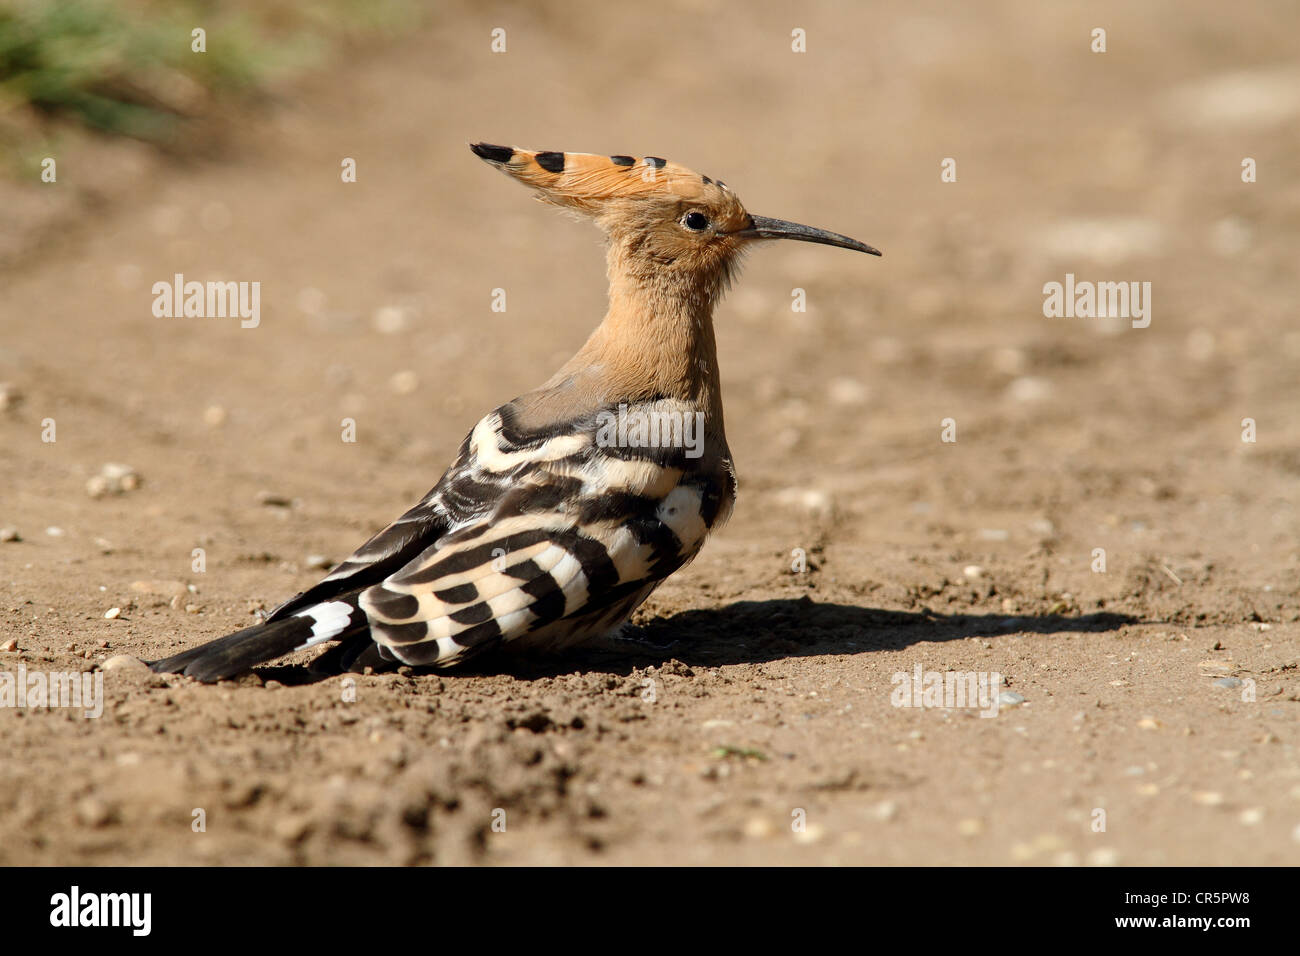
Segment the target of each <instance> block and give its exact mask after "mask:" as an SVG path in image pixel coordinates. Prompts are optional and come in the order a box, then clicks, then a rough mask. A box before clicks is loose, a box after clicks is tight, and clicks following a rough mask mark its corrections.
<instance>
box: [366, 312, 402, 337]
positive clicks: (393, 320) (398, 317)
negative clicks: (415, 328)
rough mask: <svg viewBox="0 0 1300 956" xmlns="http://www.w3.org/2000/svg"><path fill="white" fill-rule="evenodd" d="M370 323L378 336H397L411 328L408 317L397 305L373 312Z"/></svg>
mask: <svg viewBox="0 0 1300 956" xmlns="http://www.w3.org/2000/svg"><path fill="white" fill-rule="evenodd" d="M370 323H371V325H373V326H374V329H375V331H376V332H378V333H379V334H380V335H398V334H400V333H402V332H405V331H406V330H407V329H409V328H410V327H411V319H410V315H409V314H408V313H407V311H406V310H405V309H403V308H402V307H401V306H397V305H385V306H382V307H381V308H378V309H376V310H375V313H374V315H372V316H371V317H370Z"/></svg>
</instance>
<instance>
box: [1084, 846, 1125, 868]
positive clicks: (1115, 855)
mask: <svg viewBox="0 0 1300 956" xmlns="http://www.w3.org/2000/svg"><path fill="white" fill-rule="evenodd" d="M1117 863H1119V851H1118V850H1116V849H1114V848H1112V847H1108V846H1105V847H1101V848H1099V849H1096V850H1093V851H1092V852H1091V853H1089V854H1088V865H1089V866H1115V865H1116V864H1117Z"/></svg>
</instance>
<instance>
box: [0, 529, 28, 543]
mask: <svg viewBox="0 0 1300 956" xmlns="http://www.w3.org/2000/svg"><path fill="white" fill-rule="evenodd" d="M21 540H23V537H22V535H20V534H19V533H18V529H17V528H0V541H21Z"/></svg>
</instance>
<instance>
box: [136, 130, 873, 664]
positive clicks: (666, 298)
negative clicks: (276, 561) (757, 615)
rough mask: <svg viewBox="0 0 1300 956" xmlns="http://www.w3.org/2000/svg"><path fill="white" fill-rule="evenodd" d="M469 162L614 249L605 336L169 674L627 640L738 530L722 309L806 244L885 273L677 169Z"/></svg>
mask: <svg viewBox="0 0 1300 956" xmlns="http://www.w3.org/2000/svg"><path fill="white" fill-rule="evenodd" d="M470 149H471V150H472V151H473V153H474V154H475V155H476V156H478V157H479V158H480V159H482V160H483V161H484V162H486V163H487V164H488V165H489V166H492V167H495V168H496V169H498V170H500V171H501V172H503V173H505V174H506V175H507V176H509V177H511V178H513V179H515V180H516V181H518V182H519V183H521V184H522V185H524V186H526V187H528V188H529V189H531V190H532V191H533V192H534V193H535V195H536V196H537V198H539V199H541V200H543V201H544V202H547V203H550V204H553V205H555V206H558V207H560V208H561V209H563V210H566V211H567V212H569V213H572V214H576V215H578V216H579V217H587V218H590V219H592V220H594V222H595V223H596V225H598V226H599V227H600V228H601V229H602V230H603V231H604V233H605V235H606V240H607V242H606V245H607V265H608V278H609V306H608V310H607V312H606V314H605V316H604V319H603V320H602V321H601V322H600V324H599V325H598V326H597V327H596V329H595V331H593V332H592V333H591V335H590V337H589V338H588V339H587V340H586V342H585V343H584V344H583V346H582V347H581V348H580V349H579V350H578V352H577V353H576V354H575V355H574V356H573V357H572V358H571V359H570V360H569V361H568V362H566V363H565V364H564V365H563V366H562V367H561V368H560V369H559V371H557V372H556V373H555V374H554V375H553V376H551V378H550V379H548V380H547V381H546V382H545V383H544V384H542V385H541V386H540V387H539V388H536V389H534V390H533V391H530V392H527V393H525V394H523V395H520V396H518V397H516V398H514V399H513V400H511V401H509V402H506V403H505V404H503V405H501V406H499V407H498V408H496V409H494V410H493V411H491V412H489V413H488V414H487V415H485V416H484V417H483V418H482V419H480V420H479V421H478V423H477V424H475V425H474V427H473V429H472V430H471V431H470V433H469V435H468V436H466V438H465V439H464V441H463V442H462V443H461V445H460V449H459V452H458V454H457V456H456V459H455V461H454V462H453V463H452V465H451V466H450V467H449V468H448V469H447V471H446V473H445V474H444V475H443V476H442V478H441V479H440V480H439V481H438V483H437V484H436V485H435V486H434V487H433V488H432V489H431V490H430V491H429V493H428V494H426V495H425V496H424V497H423V498H422V499H421V500H420V501H419V503H418V504H416V505H415V506H414V507H413V508H411V509H410V510H409V511H407V512H406V513H405V514H403V515H402V516H401V517H399V518H398V519H397V520H396V521H394V522H392V523H391V524H390V525H388V526H387V527H385V528H383V529H382V530H380V531H379V532H378V533H376V534H375V535H374V536H373V537H371V538H370V539H369V540H368V541H366V542H365V543H364V544H362V545H361V546H360V547H359V548H357V549H356V551H355V552H353V553H352V554H351V555H350V556H349V557H348V558H347V559H346V560H344V561H343V562H342V563H340V564H339V565H338V566H337V567H335V568H333V569H332V570H331V571H330V572H329V573H328V574H327V575H326V576H325V577H324V578H323V579H322V580H321V581H320V582H319V583H317V584H316V585H314V586H312V587H310V588H308V589H307V590H305V591H303V592H301V593H299V594H298V595H296V596H295V597H293V598H291V599H290V600H288V601H286V602H285V603H283V604H281V605H280V606H279V607H277V608H276V609H275V610H274V611H273V612H272V613H271V614H270V615H268V616H267V617H266V618H265V619H264V620H262V621H260V622H259V623H257V624H255V625H253V626H251V627H248V628H245V629H243V630H240V631H238V632H236V633H233V634H230V635H228V636H226V637H223V638H219V639H217V640H215V641H212V642H210V643H207V644H203V645H200V646H198V647H195V648H193V649H190V650H186V651H183V652H181V653H179V654H176V655H174V656H171V657H168V658H166V659H164V660H159V661H154V662H151V664H150V666H151V667H152V669H153V670H154V671H156V672H159V673H180V674H186V675H189V676H191V677H193V678H196V679H197V680H199V681H202V682H208V683H211V682H215V681H219V680H223V679H228V678H232V677H235V676H238V675H239V674H241V673H243V672H245V671H247V670H249V669H251V668H252V667H254V666H256V665H258V664H262V663H265V662H268V661H271V660H274V659H276V658H279V657H283V656H285V655H286V654H289V653H290V652H293V651H299V650H303V649H308V648H318V649H321V650H323V653H321V654H319V655H318V656H317V657H316V658H315V659H314V660H313V661H312V662H311V665H310V667H311V670H312V671H315V672H318V673H324V674H339V673H345V672H361V673H364V672H365V671H366V669H367V668H372V669H373V671H372V672H379V671H383V670H391V669H394V668H396V667H400V666H403V665H408V666H411V667H416V668H423V667H429V668H436V669H441V668H449V667H453V666H456V665H459V664H463V663H464V662H466V661H468V660H471V659H473V658H476V657H479V656H480V655H482V654H484V653H486V652H489V651H496V650H499V649H503V648H510V649H512V650H528V649H532V650H543V651H563V650H565V649H567V648H571V647H573V646H575V645H578V644H580V643H581V642H583V641H584V640H588V639H590V638H594V637H597V636H601V635H605V634H608V633H611V632H614V631H615V630H616V629H617V628H619V627H620V626H621V625H622V624H623V623H624V622H626V620H627V619H628V617H629V616H630V615H631V614H632V612H633V611H634V610H635V609H636V608H637V607H638V606H639V605H640V604H641V603H642V602H643V601H645V599H646V598H647V597H648V596H649V595H650V593H651V592H652V591H654V589H655V588H656V587H658V586H659V585H660V584H661V583H662V582H663V581H664V580H665V579H666V578H667V577H668V576H669V575H671V574H673V573H674V572H675V571H677V570H678V569H680V568H681V567H683V566H684V565H685V564H687V563H688V562H689V561H691V560H692V559H693V558H694V557H695V556H696V555H697V554H698V553H699V551H700V548H701V547H702V545H703V544H704V541H705V539H706V538H707V537H708V536H709V534H710V532H712V531H713V530H716V529H717V528H718V527H720V526H721V525H722V524H724V523H725V522H726V520H727V518H728V517H729V516H730V514H731V511H732V507H733V504H734V502H735V498H736V472H735V467H734V464H733V461H732V456H731V452H730V450H729V449H728V447H727V438H726V433H725V430H724V427H723V409H722V391H721V382H720V379H719V370H718V355H717V344H716V340H715V335H714V328H713V312H714V308H715V306H716V305H717V304H718V302H719V300H720V299H721V298H722V296H723V295H724V293H725V292H726V290H727V289H728V288H729V286H730V284H731V282H732V280H733V278H734V277H735V275H736V272H737V269H738V267H739V263H740V260H741V258H742V256H743V254H744V253H745V252H746V251H747V250H749V249H750V248H752V247H753V246H754V245H755V244H757V243H760V242H765V241H768V240H776V239H791V240H800V241H805V242H814V243H822V244H825V245H829V246H838V247H841V248H844V249H850V250H854V251H857V252H863V253H868V254H871V255H875V256H879V255H881V253H880V252H879V251H878V250H877V249H874V248H872V247H871V246H869V245H867V244H865V243H862V242H859V241H857V240H856V239H850V238H849V237H847V236H843V235H840V234H838V233H833V232H827V231H825V230H823V229H817V228H813V227H810V226H803V225H799V224H798V223H793V222H787V221H785V220H780V219H769V218H766V217H762V216H754V215H751V214H749V213H748V212H747V211H746V210H745V207H744V206H743V205H742V204H741V202H740V200H739V199H738V198H737V196H736V194H735V193H734V192H733V191H732V190H731V189H730V188H728V187H727V185H726V183H724V182H722V181H721V180H718V179H712V178H710V177H708V176H703V175H701V174H699V173H696V172H694V171H692V170H690V169H688V168H686V167H685V166H681V165H678V164H677V163H673V162H668V161H666V160H664V159H661V158H659V157H655V156H644V157H633V156H626V155H600V154H593V153H573V152H555V151H551V150H529V149H521V148H516V147H512V146H497V145H492V144H489V143H472V144H470Z"/></svg>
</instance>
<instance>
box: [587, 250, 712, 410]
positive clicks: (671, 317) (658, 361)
mask: <svg viewBox="0 0 1300 956" xmlns="http://www.w3.org/2000/svg"><path fill="white" fill-rule="evenodd" d="M700 278H701V277H698V276H692V277H690V281H687V280H684V279H683V278H682V277H680V276H678V275H676V274H674V273H673V272H671V271H669V270H664V269H662V268H660V269H655V268H636V267H634V266H632V267H630V266H629V265H628V264H627V263H626V262H624V261H621V260H620V257H618V256H616V255H611V256H610V288H609V311H608V312H606V313H605V319H604V321H603V322H601V324H600V325H599V326H598V327H597V329H596V330H595V332H593V333H592V334H591V337H590V338H589V339H588V340H587V343H586V344H585V345H584V346H583V347H582V349H581V350H580V351H579V352H578V354H577V355H575V356H574V357H573V359H572V360H571V361H570V363H569V366H568V369H569V370H570V371H576V370H578V369H580V368H584V367H586V368H592V369H596V370H598V372H599V374H600V375H601V376H602V378H604V379H605V384H606V386H607V392H606V393H607V394H609V395H616V396H618V400H620V401H623V400H626V401H644V400H647V399H652V398H656V397H664V398H675V399H678V400H680V401H684V402H689V403H691V404H693V405H695V406H696V407H697V408H698V409H699V410H700V411H703V412H704V413H705V415H706V418H707V420H708V421H709V423H710V425H711V426H712V427H713V428H714V429H716V430H717V431H718V432H719V433H720V432H721V430H722V391H721V383H720V381H719V374H718V349H717V342H716V340H715V339H714V335H713V307H714V304H715V303H716V301H717V299H718V298H719V296H720V294H721V290H722V279H721V277H703V278H704V280H705V281H700Z"/></svg>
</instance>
